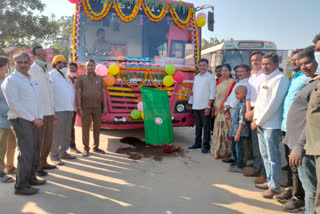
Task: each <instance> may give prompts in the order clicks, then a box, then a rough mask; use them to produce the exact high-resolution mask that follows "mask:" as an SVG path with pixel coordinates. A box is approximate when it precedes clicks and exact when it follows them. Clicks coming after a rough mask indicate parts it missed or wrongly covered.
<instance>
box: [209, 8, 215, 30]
mask: <svg viewBox="0 0 320 214" xmlns="http://www.w3.org/2000/svg"><path fill="white" fill-rule="evenodd" d="M208 30H209V31H211V32H213V31H214V14H213V12H211V11H209V12H208Z"/></svg>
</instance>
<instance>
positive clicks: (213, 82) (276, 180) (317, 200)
mask: <svg viewBox="0 0 320 214" xmlns="http://www.w3.org/2000/svg"><path fill="white" fill-rule="evenodd" d="M313 42H314V44H315V45H314V46H309V47H306V48H305V49H297V50H295V51H293V52H292V54H291V68H292V73H291V75H290V76H289V78H288V77H287V76H286V75H285V74H284V73H283V71H282V69H280V68H279V57H278V55H277V54H276V53H266V54H264V53H263V52H259V51H256V52H252V53H251V55H250V61H251V67H249V65H245V64H243V65H238V66H236V67H235V68H234V70H235V76H236V78H235V79H233V78H232V76H231V71H232V68H231V66H230V65H229V64H224V65H222V66H218V67H216V68H215V75H216V77H217V78H216V79H215V78H213V75H212V74H210V73H211V71H210V70H208V69H209V65H208V60H207V59H201V60H200V62H199V73H198V74H197V75H196V76H195V79H194V85H193V89H192V93H191V96H190V100H189V104H190V106H189V108H190V109H192V111H193V114H194V120H195V126H196V137H195V141H194V144H193V145H192V146H190V147H189V149H202V153H204V154H206V153H209V152H210V154H211V155H212V156H214V158H215V159H216V160H218V159H222V161H223V162H225V163H229V164H230V167H229V169H228V170H229V171H230V172H233V173H242V174H243V175H244V176H250V177H257V179H256V180H255V186H256V187H257V188H260V189H263V190H265V191H264V192H263V193H262V196H263V197H264V198H269V199H272V198H274V199H276V200H277V201H279V202H281V203H283V210H284V211H289V212H292V211H297V210H301V209H304V210H305V211H304V212H305V213H320V182H319V181H320V144H319V143H320V140H319V139H320V136H319V128H320V76H318V75H320V73H318V72H317V69H318V71H319V68H318V64H320V34H318V35H316V36H315V38H314V40H313ZM210 123H211V126H210ZM210 129H211V130H212V132H213V135H212V136H211V140H210ZM202 131H203V132H204V139H203V141H202ZM209 142H210V143H209ZM282 144H283V145H284V148H285V149H284V150H285V152H282V154H281V152H280V146H281V145H282ZM282 156H285V158H286V159H287V162H288V166H286V167H281V157H282ZM250 160H252V168H251V169H252V170H244V166H245V165H249V162H250ZM282 169H283V170H287V177H288V179H287V181H286V182H284V181H282V180H281V179H280V175H281V170H282ZM280 184H281V185H282V186H283V187H285V189H284V190H283V189H282V190H280Z"/></svg>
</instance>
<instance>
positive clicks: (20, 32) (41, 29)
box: [0, 0, 57, 48]
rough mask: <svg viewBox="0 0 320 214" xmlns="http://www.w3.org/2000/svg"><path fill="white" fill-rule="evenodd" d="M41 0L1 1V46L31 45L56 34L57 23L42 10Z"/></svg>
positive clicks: (22, 46)
mask: <svg viewBox="0 0 320 214" xmlns="http://www.w3.org/2000/svg"><path fill="white" fill-rule="evenodd" d="M44 6H45V5H44V4H43V3H41V0H1V1H0V20H1V22H0V46H1V47H8V46H15V47H21V48H24V47H30V46H32V45H33V44H36V43H39V42H41V41H44V40H50V39H53V38H55V36H56V27H57V25H56V23H55V22H52V21H50V20H49V18H48V17H47V16H43V15H35V14H37V13H39V12H42V11H43V9H44Z"/></svg>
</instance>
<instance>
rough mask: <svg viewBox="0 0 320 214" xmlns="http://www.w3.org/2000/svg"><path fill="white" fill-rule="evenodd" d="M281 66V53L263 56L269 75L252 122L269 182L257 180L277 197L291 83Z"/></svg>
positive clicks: (270, 193) (264, 70) (267, 194)
mask: <svg viewBox="0 0 320 214" xmlns="http://www.w3.org/2000/svg"><path fill="white" fill-rule="evenodd" d="M278 67H279V57H278V55H277V54H275V53H270V54H266V55H264V56H263V58H262V70H263V73H264V74H265V79H264V80H263V82H262V84H261V86H260V91H259V94H258V97H257V100H256V103H255V109H254V115H253V121H252V123H251V128H252V130H253V131H255V132H257V133H258V138H259V147H260V152H261V156H262V158H263V161H264V167H265V170H266V174H267V182H266V183H264V184H256V187H258V188H262V189H266V191H265V192H264V193H263V194H262V196H263V197H264V198H273V196H274V195H277V194H279V190H280V171H281V157H280V151H279V143H280V141H281V130H280V128H281V120H282V105H283V101H284V98H285V96H286V93H287V90H288V87H289V79H288V78H287V77H286V76H285V75H284V74H283V73H282V72H281V71H279V69H278Z"/></svg>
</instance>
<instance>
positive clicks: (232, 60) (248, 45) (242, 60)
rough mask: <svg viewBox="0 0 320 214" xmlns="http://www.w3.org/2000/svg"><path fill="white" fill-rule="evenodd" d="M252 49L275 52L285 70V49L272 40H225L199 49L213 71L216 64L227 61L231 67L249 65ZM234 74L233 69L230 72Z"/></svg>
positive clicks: (286, 53)
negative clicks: (278, 46)
mask: <svg viewBox="0 0 320 214" xmlns="http://www.w3.org/2000/svg"><path fill="white" fill-rule="evenodd" d="M254 51H261V52H263V53H270V52H277V53H278V55H279V58H280V65H279V67H280V68H282V69H283V70H284V72H285V71H286V67H287V66H286V63H287V57H288V51H287V50H277V47H276V45H275V44H274V43H273V42H268V41H257V40H235V41H227V42H224V43H221V44H219V45H216V46H213V47H211V48H207V49H205V50H202V51H201V57H202V58H206V59H208V60H209V65H210V69H211V70H212V72H213V73H214V72H215V68H216V66H218V65H222V64H225V63H228V64H230V65H231V67H232V69H233V68H234V67H235V66H237V65H240V64H247V65H249V66H250V54H251V53H252V52H254ZM232 73H233V74H234V71H233V72H232Z"/></svg>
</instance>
